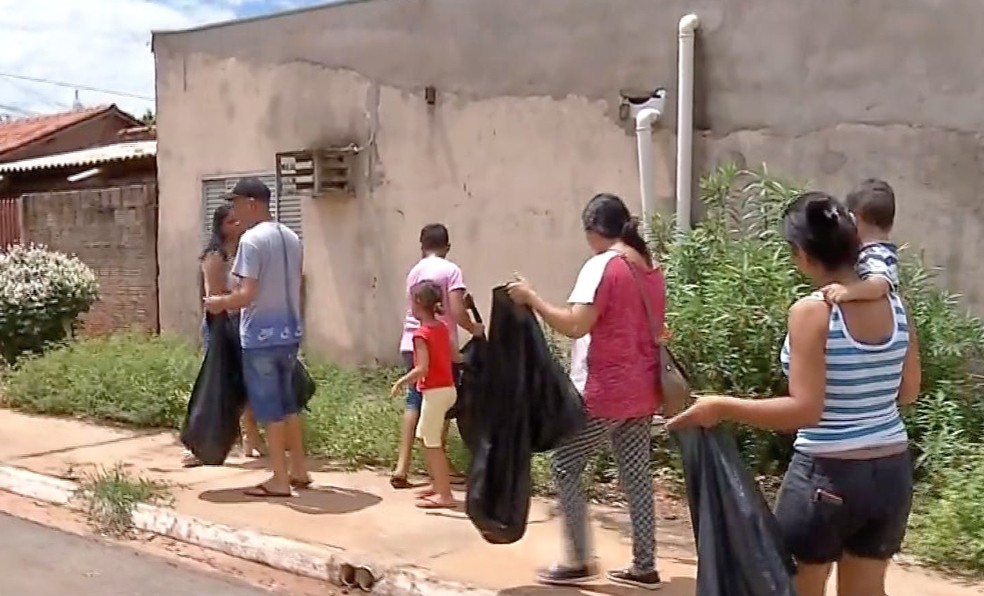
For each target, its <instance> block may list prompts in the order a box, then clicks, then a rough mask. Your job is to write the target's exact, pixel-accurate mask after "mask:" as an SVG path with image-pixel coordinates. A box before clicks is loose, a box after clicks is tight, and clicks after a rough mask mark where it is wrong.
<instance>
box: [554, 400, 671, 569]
mask: <svg viewBox="0 0 984 596" xmlns="http://www.w3.org/2000/svg"><path fill="white" fill-rule="evenodd" d="M650 423H651V419H650V418H649V417H646V418H635V419H632V420H604V419H598V418H591V419H589V420H588V425H587V426H586V427H585V428H584V430H582V431H581V433H580V434H579V435H577V436H576V437H574V438H573V439H571V440H570V442H568V443H566V444H564V445H562V446H561V447H560V448H559V449H557V451H556V452H555V453H554V457H553V480H554V485H555V486H556V487H557V492H558V493H559V496H560V506H561V509H562V510H563V513H564V533H565V535H566V538H567V546H568V549H569V553H568V555H569V557H570V559H569V562H570V563H572V564H575V565H579V564H584V563H588V552H589V550H590V549H589V544H588V522H587V502H586V501H585V498H584V493H583V492H582V490H581V475H582V474H583V473H584V467H585V465H587V462H588V458H589V457H590V456H591V455H593V454H594V453H595V452H596V451H597V450H598V449H599V448H600V447H601V446H602V444H603V443H604V442H605V440H606V439H608V440H610V441H611V446H612V451H613V453H614V455H615V462H616V464H617V465H618V469H619V474H620V475H621V478H622V483H623V485H624V487H625V493H626V497H627V498H628V502H629V517H630V519H631V522H632V570H633V571H635V572H637V573H647V572H649V571H652V570H653V569H654V566H655V559H656V513H655V505H654V503H653V477H652V474H651V472H650V467H649V458H650V445H651V441H652V435H651V434H650V433H651V430H650Z"/></svg>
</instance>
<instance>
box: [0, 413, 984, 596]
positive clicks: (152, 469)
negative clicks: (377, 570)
mask: <svg viewBox="0 0 984 596" xmlns="http://www.w3.org/2000/svg"><path fill="white" fill-rule="evenodd" d="M0 437H2V439H0V463H3V464H6V465H10V466H17V467H20V468H26V469H28V470H31V471H34V472H38V473H41V474H46V475H50V476H56V477H76V478H77V477H78V476H79V475H80V474H81V473H82V472H83V471H84V470H85V469H86V468H91V467H92V466H105V467H110V466H113V465H115V464H117V463H122V464H124V465H125V466H127V467H129V468H130V469H131V470H132V471H133V473H135V474H139V475H142V476H145V477H148V478H155V479H160V480H164V481H166V482H168V483H169V484H170V485H171V486H172V492H173V495H174V508H175V510H176V512H177V513H179V514H184V515H189V516H194V517H196V518H199V519H203V520H207V521H210V522H215V523H220V524H224V525H227V526H231V527H233V528H241V529H252V530H257V531H260V532H263V533H266V534H272V535H276V536H282V537H285V538H289V539H292V540H296V541H300V542H303V543H307V544H311V545H314V546H320V547H327V548H330V549H332V550H337V551H344V552H352V553H358V554H359V555H360V558H361V557H362V556H364V557H365V558H366V559H368V560H370V561H372V563H373V564H374V565H377V566H379V567H383V568H385V567H391V566H398V567H402V568H407V567H412V568H418V569H420V570H422V571H424V572H426V573H427V574H429V575H432V576H434V577H437V578H440V579H441V580H446V581H450V582H460V583H463V584H466V585H469V586H473V587H475V588H480V589H485V590H491V591H497V592H507V593H517V594H522V593H528V594H532V593H538V592H540V591H541V590H543V588H539V587H536V586H535V585H534V572H535V569H536V567H537V566H540V565H545V564H549V563H551V562H552V561H554V559H555V558H556V557H557V556H558V555H559V554H560V553H561V552H562V542H561V529H560V524H559V521H560V520H559V519H556V517H555V516H554V515H553V513H552V507H551V506H550V503H548V502H545V501H535V502H534V504H533V509H532V513H531V516H530V525H529V528H528V530H527V534H526V537H525V538H524V539H523V540H521V541H520V542H518V543H516V544H512V545H508V546H494V545H490V544H487V543H486V542H485V541H484V540H483V539H482V538H481V537H480V536H479V534H478V532H477V531H476V530H475V529H474V527H473V526H472V525H471V523H470V522H469V520H468V518H467V517H466V516H465V514H464V513H463V512H461V511H446V512H423V511H419V510H416V509H415V508H414V507H413V495H412V492H410V491H399V492H398V491H394V490H393V489H391V488H390V486H389V483H388V479H387V477H386V476H385V475H382V474H377V473H374V472H358V473H344V472H338V471H332V469H331V467H330V466H322V467H320V468H316V469H315V472H314V478H315V485H314V487H313V488H312V489H310V490H305V491H300V492H299V493H298V495H297V496H296V497H294V498H291V499H277V500H263V499H257V498H251V497H246V496H244V495H243V494H242V489H243V488H245V487H249V486H252V485H255V484H257V483H259V482H261V481H263V480H264V479H265V478H266V477H267V473H266V472H265V471H264V470H263V469H262V463H260V462H253V461H245V460H243V459H236V458H231V459H230V460H229V462H228V463H227V465H226V466H223V467H203V468H194V469H184V468H182V467H181V464H180V461H181V452H182V449H181V447H180V445H179V444H178V442H177V440H176V438H175V436H174V435H173V434H172V433H168V432H139V431H129V430H123V429H116V428H106V427H101V426H96V425H92V424H87V423H83V422H78V421H71V420H61V419H53V418H39V417H33V416H25V415H23V414H18V413H15V412H11V411H7V410H0ZM657 513H658V519H660V523H659V528H658V535H659V539H660V540H659V570H660V573H661V575H662V576H663V578H664V581H665V582H666V583H667V586H666V587H665V588H664V590H663V591H662V592H661V593H663V594H668V595H670V596H693V594H694V586H695V583H694V577H695V574H696V566H695V565H696V561H695V555H694V549H693V543H692V534H691V532H690V528H689V526H688V524H687V520H686V515H681V511H680V509H679V508H676V507H672V506H669V505H665V504H658V505H657ZM593 514H594V515H593V517H594V528H593V536H594V542H595V545H596V548H597V551H598V554H599V556H600V557H601V562H602V564H603V565H604V566H605V567H606V568H618V567H622V566H624V565H626V564H627V563H628V562H629V561H630V549H631V544H630V541H629V538H628V529H629V528H628V516H627V514H626V512H625V511H623V510H620V509H614V508H607V507H594V508H593ZM582 591H584V592H590V591H594V592H598V593H604V594H609V595H614V596H621V595H622V594H625V595H628V594H629V593H632V592H633V590H631V589H627V588H622V587H618V586H612V585H608V584H604V583H599V584H598V585H597V586H594V587H589V588H585V589H584V590H582ZM553 592H560V593H564V591H558V590H553ZM577 592H578V591H576V590H570V593H577ZM889 592H890V593H891V594H892V595H893V596H916V595H918V596H964V595H968V596H969V595H970V594H984V588H982V587H981V586H969V585H961V584H958V583H954V582H949V581H946V580H944V579H941V578H939V577H936V576H933V575H931V574H929V573H928V572H925V571H923V570H920V569H903V568H900V567H893V568H892V570H891V574H890V582H889Z"/></svg>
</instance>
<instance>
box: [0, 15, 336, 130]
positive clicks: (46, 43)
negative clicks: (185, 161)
mask: <svg viewBox="0 0 984 596" xmlns="http://www.w3.org/2000/svg"><path fill="white" fill-rule="evenodd" d="M326 3H327V2H326V0H92V1H89V2H83V1H81V0H38V1H37V2H35V3H29V2H25V0H0V15H3V18H2V19H0V40H3V41H2V43H0V114H9V115H10V116H11V117H14V118H16V117H20V116H28V115H33V114H44V113H52V112H59V111H65V110H69V109H71V108H72V104H73V102H74V99H75V88H74V86H82V87H90V88H94V89H101V90H105V91H111V92H114V93H117V94H122V95H116V94H112V93H101V92H96V91H89V90H85V89H79V100H80V102H81V103H82V105H83V106H96V105H104V104H111V103H115V104H117V105H118V106H120V107H121V108H122V109H124V110H126V111H128V112H130V113H132V114H134V115H135V116H137V117H140V116H142V115H143V114H144V112H145V111H146V110H148V109H151V110H153V107H154V99H153V98H154V57H153V55H152V54H151V51H150V32H151V31H154V30H174V29H186V28H189V27H195V26H198V25H203V24H206V23H215V22H220V21H227V20H231V19H237V18H243V17H251V16H256V15H262V14H268V13H273V12H279V11H281V10H285V9H290V8H298V7H302V6H313V5H317V4H326ZM28 7H30V8H28ZM11 75H13V76H11ZM15 77H26V78H29V79H43V80H46V81H50V82H57V83H62V84H65V85H55V84H51V83H50V82H49V83H42V82H37V81H30V80H25V79H24V78H15Z"/></svg>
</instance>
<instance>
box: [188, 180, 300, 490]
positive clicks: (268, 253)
mask: <svg viewBox="0 0 984 596" xmlns="http://www.w3.org/2000/svg"><path fill="white" fill-rule="evenodd" d="M228 199H229V200H230V201H232V208H233V214H234V215H235V217H236V218H237V219H238V220H239V221H241V222H242V223H243V225H244V226H246V227H247V228H248V229H247V230H246V232H245V233H244V234H243V235H242V238H240V240H239V250H238V251H237V253H236V260H235V262H234V263H233V265H232V274H233V275H234V276H236V277H237V278H238V279H239V284H238V285H237V286H236V288H235V289H234V290H233V291H232V292H231V293H230V294H226V295H224V296H210V297H208V298H206V299H205V307H206V308H207V309H208V311H209V312H213V313H218V312H222V311H225V310H234V309H237V308H238V309H241V316H240V322H239V336H240V340H241V341H242V348H243V378H244V381H245V383H246V393H247V397H248V398H249V404H250V407H252V409H253V414H254V416H255V417H256V420H257V422H259V423H260V424H264V425H266V432H267V445H268V447H269V452H270V467H271V468H273V477H272V478H271V479H269V480H268V481H267V482H265V483H263V484H260V485H259V486H256V487H253V488H250V489H247V491H246V494H248V495H251V496H256V497H289V496H291V494H292V492H291V488H292V487H293V488H305V487H307V486H309V485H310V484H311V477H310V476H309V475H308V472H307V467H306V464H305V461H304V442H303V438H302V431H301V420H300V418H299V416H298V413H299V412H300V405H299V404H298V403H297V397H296V394H295V392H294V387H293V382H292V378H293V372H294V367H295V366H296V364H297V350H298V348H299V346H300V343H301V337H302V336H303V325H302V322H301V316H300V312H301V271H302V268H303V265H302V261H303V250H302V247H301V241H300V239H299V238H298V237H297V234H295V233H294V232H293V231H292V230H291V229H290V228H288V227H287V226H285V225H283V224H280V223H277V222H275V221H273V217H272V215H271V214H270V189H269V188H267V186H266V185H265V184H263V182H261V181H260V180H258V179H256V178H243V179H242V180H239V182H237V183H236V186H235V187H234V188H233V189H232V193H231V194H230V195H229V197H228ZM288 452H289V453H290V459H289V463H288V457H287V453H288Z"/></svg>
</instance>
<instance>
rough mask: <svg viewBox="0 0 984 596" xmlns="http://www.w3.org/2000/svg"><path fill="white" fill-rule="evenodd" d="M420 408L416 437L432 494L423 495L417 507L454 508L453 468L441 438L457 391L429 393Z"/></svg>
mask: <svg viewBox="0 0 984 596" xmlns="http://www.w3.org/2000/svg"><path fill="white" fill-rule="evenodd" d="M423 397H424V399H423V404H422V405H421V408H420V422H419V423H418V425H417V437H419V438H420V440H421V442H422V443H423V445H424V459H425V460H426V462H427V471H428V472H429V473H430V477H431V489H432V490H430V491H424V492H423V493H421V495H420V498H419V500H418V501H417V507H420V508H422V509H443V508H451V507H454V497H453V496H452V495H451V475H450V471H451V466H450V465H449V462H448V454H447V452H446V451H445V450H444V445H443V441H442V438H443V437H444V434H445V430H446V429H447V426H446V423H445V420H444V415H445V414H446V413H447V411H448V409H449V408H450V407H451V406H452V405H454V402H455V391H454V387H442V388H440V389H430V390H427V391H425V392H424V396H423Z"/></svg>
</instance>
